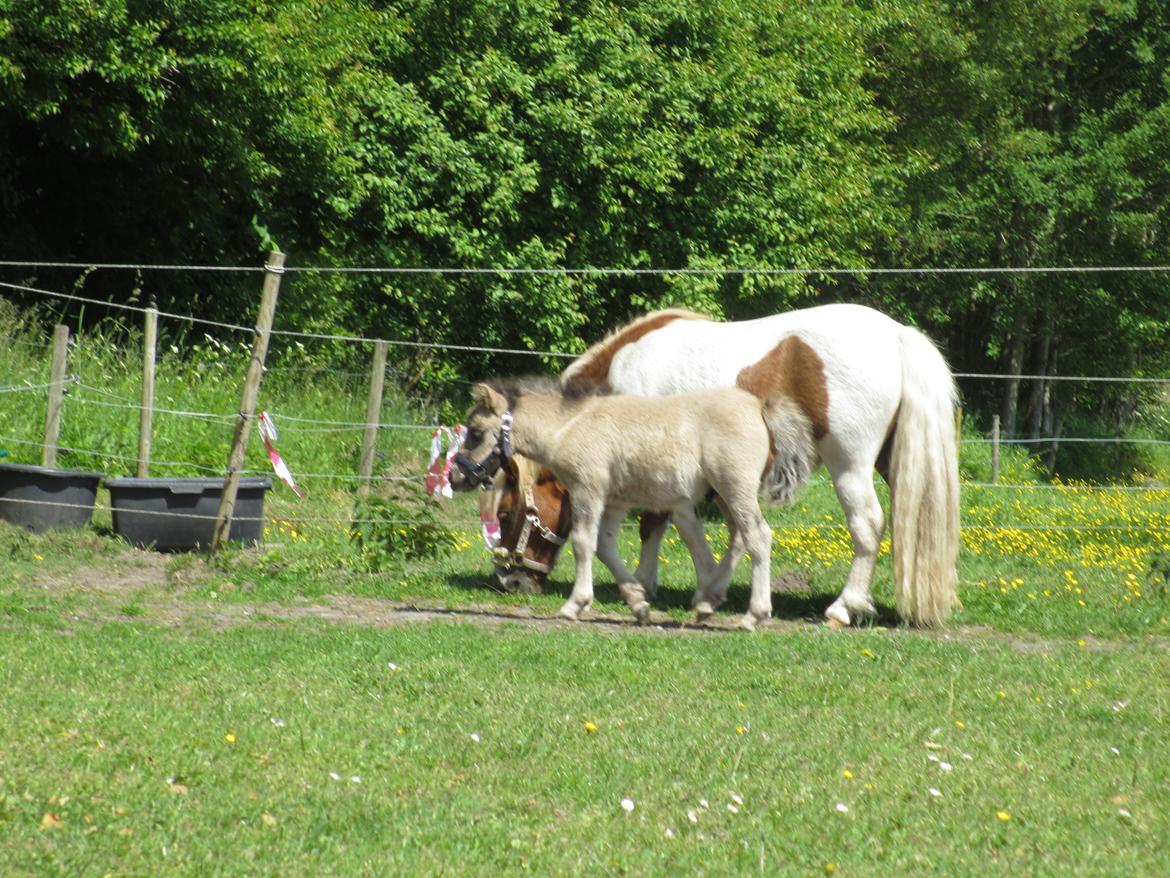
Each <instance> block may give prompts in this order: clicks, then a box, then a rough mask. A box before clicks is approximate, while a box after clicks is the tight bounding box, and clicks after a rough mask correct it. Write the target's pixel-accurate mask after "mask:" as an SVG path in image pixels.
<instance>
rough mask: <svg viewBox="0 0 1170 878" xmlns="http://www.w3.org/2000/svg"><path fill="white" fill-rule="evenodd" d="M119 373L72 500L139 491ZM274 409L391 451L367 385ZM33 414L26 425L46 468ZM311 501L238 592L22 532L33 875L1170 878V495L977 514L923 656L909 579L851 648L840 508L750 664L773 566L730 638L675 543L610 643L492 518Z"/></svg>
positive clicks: (1, 684) (12, 666)
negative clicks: (907, 595) (532, 568)
mask: <svg viewBox="0 0 1170 878" xmlns="http://www.w3.org/2000/svg"><path fill="white" fill-rule="evenodd" d="M14 340H15V341H21V339H20V338H16V339H14ZM91 347H92V350H87V349H86V348H85V347H84V345H83V346H82V347H81V349H80V350H79V351H78V352H76V354H75V357H76V359H77V360H78V362H79V366H78V369H79V374H81V375H82V376H88V377H85V378H84V383H85V384H86V385H88V386H89V387H101V388H104V389H105V391H106V394H107V395H106V396H104V397H103V396H101V395H100V394H96V393H95V392H94V391H92V390H89V391H86V392H85V393H78V394H77V395H76V396H75V397H74V398H73V399H71V400H67V418H66V432H65V440H64V441H65V444H67V445H70V446H72V447H76V448H81V449H89V450H90V452H98V453H97V454H92V453H91V454H90V455H89V456H88V457H87V456H85V455H84V454H70V455H66V456H65V460H64V461H63V465H69V466H79V467H81V468H87V467H89V466H102V467H104V468H107V469H108V468H109V467H111V466H117V465H126V461H125V460H124V459H123V458H126V457H127V456H130V457H132V455H133V445H132V444H131V443H132V442H133V437H134V434H135V428H134V425H133V422H132V421H128V419H127V414H126V410H125V409H123V408H119V407H117V406H114V405H108V406H102V405H96V404H93V403H92V402H91V403H85V402H82V401H81V400H82V399H89V400H101V399H104V400H106V401H107V402H110V403H118V404H119V405H120V404H121V402H122V401H124V400H126V399H133V397H134V393H135V391H134V387H133V384H134V377H133V375H132V374H126V370H125V368H121V369H119V365H118V353H117V349H116V347H115V346H114V345H113V344H112V343H109V342H108V340H107V342H106V349H104V350H102V349H101V345H100V344H97V343H94V344H92V345H91ZM20 351H21V348H20V346H19V345H16V344H13V345H9V346H7V347H3V348H0V362H2V364H3V365H4V366H5V368H7V369H8V372H9V375H10V378H9V379H7V380H8V383H9V385H12V384H19V383H20V382H21V381H23V382H25V383H26V384H28V385H32V384H35V383H37V382H38V381H41V380H43V377H41V376H40V374H39V372H38V371H37V369H34V368H33V367H31V366H29V365H28V357H27V356H25V355H22V354H21V353H20ZM201 356H202V357H203V359H202V360H195V361H184V363H179V362H175V363H173V364H171V366H170V367H169V368H170V369H171V373H172V377H173V383H171V384H168V383H167V381H165V380H162V379H161V378H160V381H162V387H163V388H164V392H165V393H168V394H169V396H168V397H167V399H168V404H169V405H170V406H172V407H173V408H175V409H176V410H180V409H181V410H187V411H192V410H208V411H230V410H231V406H232V405H233V404H234V400H232V399H231V398H230V397H231V392H232V391H231V390H230V388H231V380H232V379H231V378H225V379H222V380H220V379H218V378H217V377H216V376H217V374H218V373H219V372H221V371H222V372H223V373H224V374H228V375H230V374H234V373H233V370H234V369H235V368H236V366H238V362H237V360H236V359H235V358H236V357H237V354H236V353H235V352H230V351H229V352H224V351H222V350H219V349H215V350H213V351H210V352H208V351H204V352H203V354H201ZM217 362H225V363H227V364H228V365H225V366H224V367H223V369H220V368H219V367H217V366H215V365H214V364H215V363H217ZM200 363H202V365H200ZM209 363H210V364H211V365H208V364H209ZM22 364H23V366H22ZM233 364H234V365H233ZM180 367H182V368H190V369H193V370H195V371H194V372H191V373H188V374H186V377H182V375H183V374H184V373H183V372H182V368H180ZM22 368H24V370H25V371H24V372H21V369H22ZM37 368H39V366H38V367H37ZM290 368H291V367H290ZM281 374H285V375H287V376H288V377H287V379H281V378H280V375H281ZM175 376H177V377H175ZM168 380H170V379H168ZM266 386H267V387H268V388H269V394H270V396H269V397H268V398H267V400H266V401H265V402H264V403H263V404H264V405H266V406H267V407H269V408H270V410H273V411H281V412H289V413H299V414H301V415H304V416H306V417H311V418H313V419H316V420H321V421H324V420H334V421H354V420H360V419H361V418H362V417H363V416H364V401H363V400H362V398H361V379H360V378H355V379H354V380H353V381H351V382H350V384H349V385H346V386H339V385H338V383H337V379H336V378H331V377H330V373H328V372H322V373H321V374H320V375H319V376H315V377H314V378H313V379H312V380H305V377H304V373H300V372H291V371H290V372H287V373H280V372H274V377H273V380H272V381H271V382H270V383H269V384H267V385H266ZM82 390H85V388H82ZM27 398H32V397H23V396H20V395H19V394H0V415H2V416H3V417H4V418H6V423H7V424H8V427H7V428H6V429H7V430H8V432H7V433H5V435H6V436H8V437H9V438H10V439H18V440H23V441H25V442H30V443H31V442H33V441H35V439H36V436H37V431H38V430H39V425H38V423H37V420H38V418H43V409H41V410H40V411H38V410H37V408H36V406H35V405H30V404H28V403H27V402H23V401H22V400H25V399H27ZM399 416H400V417H402V418H403V419H405V418H413V419H414V420H415V421H416V422H417V421H418V420H420V418H419V415H418V414H417V413H411V412H410V411H407V410H405V409H403V410H402V411H400V412H399ZM282 426H283V427H284V430H283V432H282V436H281V450H282V452H283V453H284V454H285V456H286V458H287V459H288V460H289V462H290V464H291V465H292V466H293V468H294V470H296V471H299V472H306V473H313V472H315V473H320V474H337V473H345V472H352V470H353V460H354V458H355V456H356V445H357V439H356V435H355V434H354V433H352V432H350V433H343V432H336V433H335V432H325V431H324V430H320V429H318V428H319V426H320V425H305V424H302V425H301V426H300V427H298V422H296V421H286V422H285V423H284V424H282ZM222 427H223V425H222V424H221V423H216V422H207V423H205V424H195V425H192V424H190V423H187V422H183V421H181V420H180V419H179V418H178V417H177V416H172V419H171V421H170V422H168V421H167V420H166V419H163V423H162V424H161V425H160V427H159V430H160V433H159V436H160V438H159V439H156V445H155V447H156V454H157V455H158V457H159V458H160V459H161V460H173V461H176V462H187V463H188V464H191V463H198V464H200V465H206V466H208V467H209V468H213V467H214V466H216V465H219V464H220V463H221V458H222V457H223V456H224V454H225V452H223V444H222V443H223V440H222V438H221V437H220V436H219V433H220V432H223V430H222ZM217 431H218V432H217ZM425 438H426V433H425V432H422V431H414V432H403V433H388V434H387V436H386V437H385V438H384V439H383V442H382V444H381V445H380V454H381V467H382V469H383V471H384V472H387V473H389V474H391V475H402V476H404V475H407V474H417V473H419V472H420V471H421V469H420V465H421V457H422V454H423V450H424V449H423V445H424V444H425ZM0 447H5V448H7V449H8V450H9V452H10V453H11V454H12V456H13V458H14V459H18V460H21V461H22V462H33V460H34V459H35V458H30V456H29V454H30V453H31V452H29V450H28V449H29V448H30V447H31V446H25V445H22V444H20V442H12V441H8V442H0ZM256 451H257V449H256V448H255V447H254V448H253V449H252V454H253V456H252V457H250V458H249V460H250V464H249V465H250V466H253V467H255V468H260V466H262V465H263V463H264V462H263V459H262V458H260V457H259V455H258V454H256ZM979 452H980V449H978V448H976V449H974V450H971V449H967V448H965V449H964V463H965V469H966V470H967V471H968V472H970V471H971V470H972V469H973V468H977V467H979V466H981V465H982V462H981V461H980V460H979V459H978V457H977V455H978V453H979ZM109 455H113V456H109ZM1013 465H1015V466H1017V467H1019V472H1021V473H1028V472H1029V470H1028V469H1027V466H1026V461H1024V462H1021V461H1018V460H1017V461H1015V462H1014V463H1013ZM122 471H123V472H125V471H128V470H122ZM198 472H199V470H197V469H190V470H187V471H179V470H177V471H176V472H175V473H172V474H182V475H193V474H197V473H198ZM305 484H306V486H307V487H308V488H309V494H308V496H307V497H306V499H305V500H303V501H297V500H296V499H295V498H294V497H293V496H292V495H291V493H289V492H288V491H287V490H285V489H284V488H282V487H277V488H276V489H274V490H273V492H271V494H270V495H269V497H268V503H267V512H268V514H269V515H270V521H269V523H268V527H267V529H266V537H265V541H264V543H263V545H262V546H260V547H257V548H254V549H247V550H245V549H239V548H233V549H230V550H229V551H227V552H225V553H223V554H222V555H220V556H219V557H217V558H214V559H210V558H206V557H204V556H201V555H196V554H191V555H174V556H162V555H158V554H155V553H152V552H148V551H144V550H138V549H131V548H129V547H127V546H125V545H123V544H122V543H120V542H119V541H118V540H117V538H116V537H114V536H113V535H112V534H111V533H110V527H109V523H110V520H109V513H108V512H106V511H103V510H99V512H98V513H97V514H96V515H95V520H94V524H93V526H91V527H90V528H88V529H86V530H84V531H80V532H59V533H52V534H47V535H43V536H36V535H30V534H26V533H24V532H23V531H20V530H17V529H16V528H14V527H12V526H10V525H7V524H4V523H0V692H2V693H3V698H0V874H3V875H10V874H11V875H38V876H39V875H106V874H113V875H155V874H159V873H164V872H165V873H168V874H180V875H199V876H203V875H240V874H248V875H252V874H261V875H269V874H270V875H318V874H334V875H389V874H444V875H448V874H458V875H494V874H501V873H503V874H522V873H532V874H540V875H549V874H589V875H608V874H615V875H616V874H625V875H661V874H711V875H720V874H771V875H775V874H784V875H787V874H792V875H824V874H837V875H894V874H897V875H901V874H922V875H975V874H978V875H985V874H988V873H991V874H1003V875H1068V874H1077V875H1119V876H1120V875H1126V876H1129V875H1135V874H1136V875H1156V874H1165V873H1167V872H1168V871H1170V853H1168V848H1167V845H1166V844H1165V839H1166V838H1170V767H1168V766H1170V745H1168V744H1167V740H1168V737H1170V736H1168V732H1170V715H1168V713H1167V709H1168V707H1170V618H1168V617H1170V596H1168V594H1167V575H1168V570H1170V567H1168V566H1167V564H1166V561H1167V558H1170V536H1168V516H1170V494H1168V493H1167V492H1165V491H1160V490H1158V491H1140V492H1139V491H1101V490H1094V489H1091V488H1089V487H1086V486H1062V485H1047V484H1041V483H1039V482H1037V481H1034V480H1033V481H1032V482H1031V483H1030V484H1027V485H1024V486H1022V487H1017V488H1004V487H980V486H968V487H966V488H965V489H964V492H963V510H962V517H963V523H964V528H965V529H964V546H963V552H962V555H961V558H960V567H959V574H960V596H961V598H962V600H963V608H962V609H961V610H960V611H959V612H958V613H956V615H955V617H954V619H953V622H952V624H951V626H950V627H949V628H948V629H947V630H945V631H943V632H939V633H933V634H927V633H921V632H914V631H909V630H906V629H904V628H901V627H899V626H898V625H897V623H896V620H895V619H894V617H893V613H892V610H891V605H892V596H891V594H890V569H889V568H890V563H889V558H888V556H886V555H884V554H883V557H882V559H881V560H880V561H879V565H878V579H877V582H876V584H875V595H876V597H877V600H878V604H879V609H880V610H881V615H880V616H879V619H878V620H876V622H875V623H874V624H872V625H867V626H865V627H863V628H860V629H855V630H850V631H831V630H828V629H826V628H824V627H822V626H821V625H820V624H819V617H820V614H821V612H822V611H823V609H824V607H825V606H827V604H828V603H829V602H830V601H831V600H832V599H833V597H834V596H835V594H836V593H837V591H838V590H839V588H840V586H841V583H842V581H843V579H844V576H845V572H846V570H847V569H848V563H849V549H848V541H847V538H846V536H845V532H844V530H843V528H842V527H841V525H842V520H841V513H840V509H839V507H838V506H837V505H836V503H835V502H834V501H833V499H832V495H831V490H830V489H829V487H828V486H827V485H825V484H824V483H821V482H817V483H814V484H812V485H810V486H809V487H808V488H807V489H806V491H805V492H804V494H803V495H802V497H801V499H800V500H799V502H798V503H797V504H796V506H795V507H794V508H792V509H789V510H772V511H771V512H770V513H769V517H770V519H771V521H772V523H773V526H774V528H775V535H776V537H775V542H774V555H773V570H774V572H775V573H776V574H777V575H778V580H777V583H778V590H777V593H776V594H775V595H774V602H773V608H774V615H775V616H776V621H774V622H773V623H771V625H770V626H769V627H768V628H767V629H765V630H762V631H759V632H756V633H755V634H751V635H748V634H744V633H742V632H735V631H729V630H725V629H726V628H727V627H729V626H730V625H731V624H732V623H733V621H734V617H735V614H736V613H737V612H742V610H743V609H744V608H745V606H746V603H747V588H746V582H747V570H746V565H745V566H744V567H743V568H741V570H740V571H739V574H738V575H737V577H736V580H735V586H734V587H733V589H732V592H731V595H730V600H729V604H728V605H727V606H726V607H725V608H724V609H723V610H721V612H720V614H719V618H718V620H717V624H715V625H713V626H708V627H703V628H699V627H696V626H694V625H691V624H690V623H689V613H688V611H687V607H688V605H689V599H690V592H691V589H692V588H693V574H692V572H691V568H690V564H689V560H688V559H687V557H686V554H685V551H684V550H683V548H682V547H681V545H680V544H679V542H678V540H677V538H675V537H673V536H672V537H671V538H670V539H668V541H667V543H666V545H665V546H664V549H663V554H662V562H661V563H662V567H661V570H662V577H663V587H662V591H661V593H660V596H659V599H658V600H657V601H656V603H655V606H654V617H653V621H654V623H655V624H654V625H652V626H650V627H648V628H636V627H635V626H633V625H632V624H631V621H630V619H629V617H628V613H627V612H626V611H625V609H624V604H622V602H621V601H620V599H619V598H618V595H617V593H616V590H615V589H614V588H613V586H612V583H611V581H610V579H609V576H608V574H607V573H605V572H604V571H602V570H601V569H600V568H599V569H598V572H597V582H598V600H597V602H596V604H595V607H596V614H595V618H597V619H599V620H601V621H600V622H595V623H589V622H586V623H579V624H569V623H559V622H554V621H552V620H551V619H550V618H549V617H551V616H552V615H553V613H554V612H555V610H556V608H557V606H558V605H559V604H560V602H561V601H563V599H564V596H565V594H566V593H567V590H568V586H569V581H570V578H571V563H570V562H571V557H569V556H568V555H566V557H564V558H562V560H561V563H560V564H559V565H558V567H557V569H556V570H555V571H554V573H553V576H552V580H551V586H550V589H549V593H548V594H545V595H539V596H532V597H521V596H517V595H503V594H499V593H497V592H494V591H492V590H490V589H489V588H488V587H487V586H488V578H489V573H490V569H491V568H490V563H489V559H488V556H487V553H486V552H485V551H484V549H483V548H482V545H481V544H480V543H479V538H478V535H477V534H476V532H475V528H476V526H477V524H476V522H477V513H476V509H475V507H474V498H473V497H460V498H456V499H455V500H454V501H451V502H449V503H447V504H445V505H443V506H440V507H436V510H435V512H434V513H433V515H434V517H435V519H436V521H437V524H436V528H437V530H436V531H433V532H431V531H427V530H426V529H425V528H423V529H421V530H420V528H419V527H418V522H419V518H418V507H417V505H416V504H414V503H413V502H412V501H410V500H409V498H408V499H406V500H402V501H401V502H394V503H388V504H386V505H383V506H375V507H369V508H366V509H365V510H364V511H362V512H361V513H360V514H359V515H358V517H359V518H361V517H362V516H370V518H369V519H368V521H367V524H368V526H366V527H365V529H364V530H363V526H362V525H355V524H354V523H353V518H354V506H353V502H352V498H351V494H350V493H349V492H350V490H351V489H352V487H353V484H352V481H346V480H345V479H327V478H324V477H322V478H318V479H308V478H307V479H305ZM105 503H106V497H105V495H104V493H99V504H101V505H104V504H105ZM355 533H362V534H363V537H362V540H361V541H359V540H356V539H355V536H354V535H355ZM425 533H432V534H437V536H434V539H435V540H437V545H436V546H434V547H430V548H428V546H430V543H428V542H427V541H426V540H422V539H420V537H419V535H420V534H425ZM720 535H721V531H720V529H719V528H718V527H717V526H716V525H714V524H713V537H714V538H715V539H716V541H718V539H719V537H720ZM635 539H636V529H634V528H630V529H628V530H627V531H625V532H624V533H623V550H624V551H625V552H626V553H627V555H628V556H630V557H632V556H633V555H634V553H635V551H636V548H635ZM411 547H413V548H418V549H419V550H420V553H421V556H420V557H408V552H407V550H408V549H409V548H411Z"/></svg>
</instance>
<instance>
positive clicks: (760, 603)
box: [729, 491, 772, 631]
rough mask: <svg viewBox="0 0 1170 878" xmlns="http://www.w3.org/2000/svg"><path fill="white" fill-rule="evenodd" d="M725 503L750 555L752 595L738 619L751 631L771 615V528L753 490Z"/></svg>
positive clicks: (742, 625)
mask: <svg viewBox="0 0 1170 878" xmlns="http://www.w3.org/2000/svg"><path fill="white" fill-rule="evenodd" d="M729 506H730V509H731V513H732V518H733V519H734V521H735V523H736V527H737V529H738V531H739V533H740V535H741V538H742V540H743V546H744V548H745V549H746V550H747V553H748V555H750V556H751V559H752V596H751V600H750V602H749V603H748V611H747V612H746V613H744V616H743V619H742V620H741V621H740V623H739V624H740V626H741V627H743V628H746V629H747V630H748V631H751V630H753V629H754V628H755V627H756V625H758V624H759V623H760V622H763V621H765V620H767V619H768V617H769V616H771V615H772V529H771V528H770V527H768V522H767V520H766V519H765V518H764V514H763V513H762V512H760V504H759V501H758V500H757V498H756V496H755V493H754V491H753V492H752V494H751V495H749V496H745V497H743V499H742V500H741V501H740V502H739V503H732V504H729ZM729 554H730V552H729Z"/></svg>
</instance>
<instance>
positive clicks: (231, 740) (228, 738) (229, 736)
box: [223, 732, 236, 744]
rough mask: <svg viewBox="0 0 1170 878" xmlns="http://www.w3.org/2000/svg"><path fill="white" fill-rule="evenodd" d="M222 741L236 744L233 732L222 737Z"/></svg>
mask: <svg viewBox="0 0 1170 878" xmlns="http://www.w3.org/2000/svg"><path fill="white" fill-rule="evenodd" d="M223 739H224V740H225V741H227V742H228V743H229V744H234V743H236V735H235V733H234V732H228V733H227V734H226V735H224V736H223Z"/></svg>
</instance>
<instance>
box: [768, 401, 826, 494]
mask: <svg viewBox="0 0 1170 878" xmlns="http://www.w3.org/2000/svg"><path fill="white" fill-rule="evenodd" d="M763 415H764V423H765V424H766V425H767V427H768V433H769V435H770V436H771V438H772V465H771V466H770V467H768V470H767V471H766V472H765V473H764V478H763V482H762V484H761V488H762V489H763V491H764V499H765V500H766V501H767V502H768V503H791V502H792V501H793V500H795V499H796V492H797V490H799V489H800V486H801V485H803V484H804V483H805V482H806V481H808V477H809V475H810V474H811V473H812V471H813V470H814V469H815V468H816V467H817V464H818V462H819V461H818V457H817V447H816V443H815V441H814V440H813V430H812V422H811V421H809V419H808V416H807V415H806V414H805V413H804V412H803V411H801V410H800V407H799V406H797V404H796V403H795V402H793V401H792V400H790V399H788V398H787V397H782V396H777V397H772V398H769V399H765V400H764V406H763Z"/></svg>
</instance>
